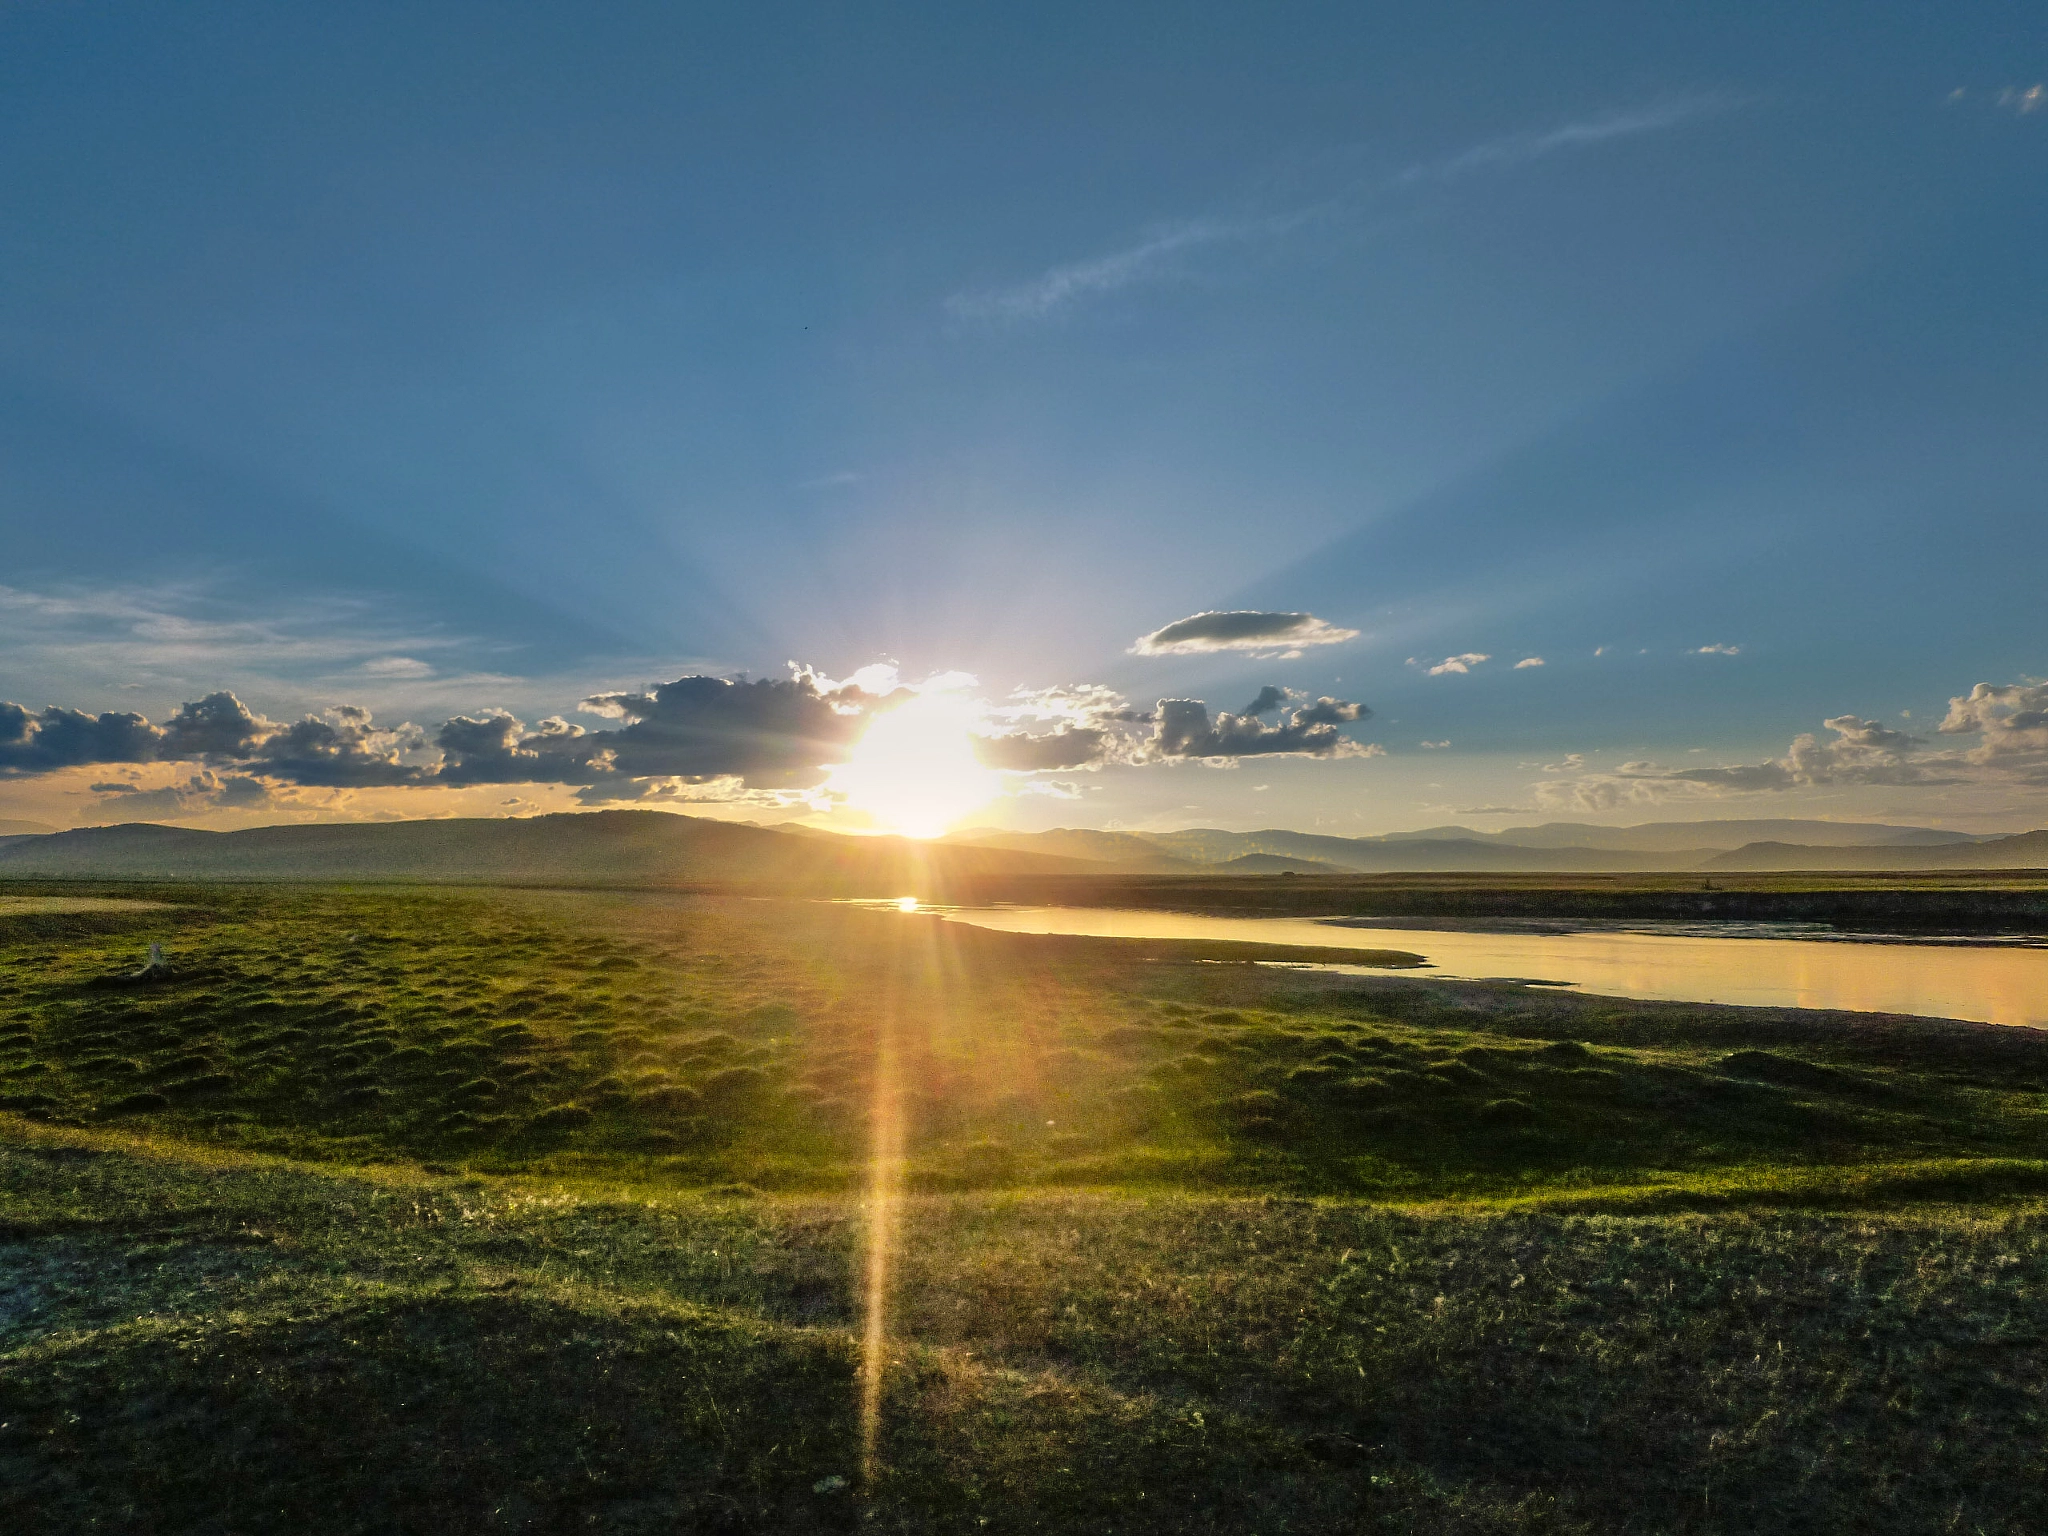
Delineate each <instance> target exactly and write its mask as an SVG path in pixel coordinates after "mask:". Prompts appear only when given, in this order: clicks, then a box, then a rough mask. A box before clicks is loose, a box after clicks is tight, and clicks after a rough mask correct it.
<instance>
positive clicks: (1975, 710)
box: [1534, 683, 2048, 814]
mask: <svg viewBox="0 0 2048 1536" xmlns="http://www.w3.org/2000/svg"><path fill="white" fill-rule="evenodd" d="M1821 724H1822V726H1823V727H1824V728H1825V729H1826V730H1828V731H1829V732H1830V733H1831V735H1830V736H1829V737H1828V738H1827V739H1825V740H1823V739H1822V738H1821V737H1819V736H1817V735H1815V734H1813V733H1812V732H1807V733H1804V734H1802V735H1799V736H1797V737H1794V738H1793V740H1792V743H1791V745H1790V746H1788V747H1787V748H1786V750H1785V753H1784V755H1783V756H1782V757H1773V758H1766V759H1765V760H1764V761H1763V762H1760V763H1729V764H1723V765H1720V766H1717V767H1711V768H1671V767H1666V766H1664V765H1663V764H1660V763H1655V762H1640V761H1639V762H1627V763H1623V764H1622V765H1621V766H1620V767H1619V768H1617V769H1615V770H1614V771H1613V772H1612V773H1579V774H1575V775H1574V776H1572V777H1569V778H1556V779H1547V780H1544V781H1542V782H1540V783H1538V784H1536V785H1535V786H1534V788H1535V792H1536V798H1537V803H1538V805H1539V806H1541V807H1542V808H1544V809H1549V810H1568V811H1579V812H1585V813H1594V814H1597V813H1600V812H1605V811H1612V810H1619V809H1622V808H1625V807H1628V806H1643V805H1658V804H1665V803H1668V802H1670V801H1673V800H1681V799H1688V798H1696V797H1711V796H1719V795H1729V794H1756V793H1772V792H1778V791H1783V790H1791V789H1811V788H1821V787H1826V786H1840V785H1885V786H1891V787H1895V788H1898V787H1911V788H1921V787H1925V788H1936V787H1941V786H1947V785H1957V784H1985V783H1993V784H2008V785H2014V786H2027V787H2044V786H2048V684H2043V683H2004V684H2001V683H1978V684H1977V685H1976V686H1975V687H1974V688H1972V689H1971V690H1970V692H1969V693H1967V694H1960V695H1957V696H1955V697H1953V698H1951V699H1950V700H1949V705H1948V713H1947V714H1946V715H1945V716H1944V717H1943V719H1942V721H1941V724H1940V725H1939V726H1938V727H1936V731H1937V733H1938V734H1940V735H1943V736H1949V737H1962V736H1975V737H1976V738H1977V744H1976V745H1975V746H1974V747H1969V748H1963V747H1935V746H1933V745H1932V744H1931V743H1930V742H1929V741H1928V740H1927V738H1925V737H1922V736H1915V735H1912V734H1910V733H1908V732H1905V731H1899V730H1894V729H1892V728H1891V727H1890V726H1887V725H1884V724H1882V723H1881V722H1879V721H1876V720H1866V719H1863V718H1862V717H1861V716H1859V715H1851V714H1842V715H1835V716H1832V717H1831V718H1829V719H1827V720H1823V721H1822V722H1821Z"/></svg>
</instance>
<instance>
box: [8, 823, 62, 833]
mask: <svg viewBox="0 0 2048 1536" xmlns="http://www.w3.org/2000/svg"><path fill="white" fill-rule="evenodd" d="M56 830H57V829H56V828H55V827H46V826H44V825H43V824H42V823H41V822H40V821H0V837H41V836H43V835H45V834H47V833H50V832H54V831H56Z"/></svg>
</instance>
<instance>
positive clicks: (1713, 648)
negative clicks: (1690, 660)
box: [1686, 645, 1742, 656]
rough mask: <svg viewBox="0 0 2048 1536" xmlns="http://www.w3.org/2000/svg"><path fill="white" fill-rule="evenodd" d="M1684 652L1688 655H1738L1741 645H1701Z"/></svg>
mask: <svg viewBox="0 0 2048 1536" xmlns="http://www.w3.org/2000/svg"><path fill="white" fill-rule="evenodd" d="M1686 654H1687V655H1688V656H1740V655H1741V654H1742V647H1741V646H1739V645H1702V646H1699V647H1698V648H1696V649H1694V650H1690V651H1687V652H1686Z"/></svg>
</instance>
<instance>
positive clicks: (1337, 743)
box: [0, 615, 1379, 817]
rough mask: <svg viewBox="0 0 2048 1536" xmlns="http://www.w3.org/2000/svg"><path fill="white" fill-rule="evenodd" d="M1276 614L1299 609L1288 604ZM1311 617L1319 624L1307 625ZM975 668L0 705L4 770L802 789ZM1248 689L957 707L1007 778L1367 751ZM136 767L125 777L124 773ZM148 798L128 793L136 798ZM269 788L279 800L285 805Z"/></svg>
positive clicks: (1281, 700)
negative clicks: (437, 703) (73, 706)
mask: <svg viewBox="0 0 2048 1536" xmlns="http://www.w3.org/2000/svg"><path fill="white" fill-rule="evenodd" d="M1282 617H1286V618H1306V617H1307V616H1305V615H1300V616H1295V615H1286V616H1282ZM1309 622H1310V623H1311V624H1314V623H1318V622H1319V621H1315V620H1310V621H1309ZM973 683H974V679H973V678H971V677H969V676H967V675H966V674H964V673H946V674H942V675H939V676H936V677H932V678H927V679H926V680H925V681H924V682H923V683H921V684H917V685H914V686H912V685H906V684H903V683H902V682H901V681H900V679H899V678H898V676H897V673H896V669H895V668H894V667H893V666H890V665H877V666H875V667H868V668H863V669H861V671H859V672H857V673H855V674H854V676H853V677H852V678H850V679H847V680H844V681H839V682H835V681H833V680H832V679H830V678H827V677H825V676H823V675H822V674H820V673H818V672H816V671H815V670H813V669H811V668H808V667H798V666H794V665H792V668H791V675H790V676H789V677H787V678H763V679H757V680H748V679H745V678H737V679H735V678H717V677H708V676H702V675H697V676H688V677H682V678H678V679H676V680H675V681H673V682H668V683H662V684H658V685H655V686H652V687H648V688H645V689H639V690H617V691H610V692H605V693H599V694H593V695H590V696H588V697H586V698H585V699H584V700H583V701H582V705H581V707H582V708H583V709H585V710H587V711H589V712H590V713H592V714H596V715H599V716H602V717H606V718H608V719H611V720H615V721H619V722H621V723H620V724H619V725H617V726H616V727H615V728H608V729H596V730H592V729H587V728H586V727H584V726H582V725H578V724H574V723H572V722H570V721H568V720H565V719H563V718H562V717H560V716H549V717H547V718H545V719H542V720H541V721H539V722H538V723H537V724H535V725H532V726H529V725H527V724H526V723H525V722H523V721H522V720H521V719H520V718H519V717H518V716H516V715H514V714H513V713H511V712H510V711H509V710H505V709H489V710H483V711H479V712H477V713H474V714H460V715H455V716H452V717H450V718H448V719H447V720H444V721H443V722H442V723H441V724H440V726H438V727H437V728H435V729H433V730H431V731H429V730H425V729H422V728H420V727H419V726H416V725H413V724H410V723H400V724H397V725H391V726H385V725H380V724H378V723H377V722H376V721H375V720H374V719H373V717H372V715H371V713H370V711H369V710H367V709H364V708H362V707H361V706H359V705H346V704H345V705H338V706H335V707H334V708H331V709H328V710H326V711H324V712H323V713H321V714H317V715H307V716H304V717H303V718H301V719H299V720H296V721H292V722H289V723H281V722H278V721H273V720H268V719H265V718H264V717H263V716H262V715H260V714H257V713H256V712H254V711H253V710H251V709H249V708H248V707H247V706H246V705H244V704H243V703H242V702H241V700H239V699H238V698H236V697H235V695H234V694H233V693H230V692H227V691H225V690H222V691H219V692H215V693H210V694H207V695H206V696H205V697H203V698H201V699H199V700H197V701H194V702H190V703H185V704H181V705H180V706H179V707H178V708H177V710H176V711H175V712H174V713H173V714H172V715H171V716H170V717H169V718H168V719H167V720H166V721H165V722H164V723H163V724H162V725H160V726H159V725H153V724H151V723H150V721H149V720H147V719H146V718H144V717H143V716H142V715H139V714H107V715H99V716H93V715H87V714H82V713H80V712H78V711H75V710H67V709H63V708H58V707H51V708H48V709H44V710H39V711H31V710H28V709H25V708H23V707H22V706H20V705H17V704H4V705H0V774H5V775H10V776H14V777H26V776H31V775H37V774H44V773H52V772H56V771H59V770H62V769H67V768H76V767H80V766H85V765H94V764H109V765H115V764H119V765H131V766H138V765H143V764H149V763H157V762H165V763H169V762H186V763H196V764H203V765H204V768H203V771H202V772H201V773H199V774H196V775H194V776H193V777H192V778H190V779H189V780H187V781H183V782H181V783H177V784H172V785H166V786H163V787H161V788H160V789H144V788H142V787H140V786H139V785H138V784H137V783H135V782H124V781H122V780H120V779H118V778H117V779H115V780H110V781H108V782H105V783H101V784H98V785H95V786H94V788H95V790H96V791H97V792H98V793H100V794H101V795H103V796H105V797H107V800H108V802H109V803H112V802H116V801H117V802H119V804H120V805H121V807H122V808H123V810H124V814H128V815H155V816H162V817H176V816H182V815H198V814H202V813H204V812H206V811H209V810H223V809H227V810H236V809H249V808H254V807H257V806H259V805H263V804H266V803H270V802H269V801H267V800H266V798H265V797H266V796H269V797H275V796H277V795H278V794H280V793H282V792H283V790H284V789H285V787H287V786H308V787H315V788H325V789H333V790H353V789H365V788H425V787H437V788H468V787H474V786H480V785H516V784H559V785H563V786H571V787H574V788H575V790H576V792H577V793H576V798H577V799H578V800H579V801H580V802H582V803H584V804H593V805H594V804H658V803H663V802H670V803H686V802H700V801H703V802H709V801H717V802H725V803H736V802H737V803H748V804H759V805H768V806H778V807H779V806H786V805H795V804H808V803H811V802H812V801H813V800H814V799H815V798H816V796H817V794H818V792H819V790H820V788H821V786H823V785H824V784H825V782H826V779H827V776H828V770H829V769H830V768H831V767H832V766H833V765H835V764H839V763H843V762H845V761H847V759H848V757H849V756H850V754H851V751H852V748H853V747H854V745H855V744H856V743H857V741H858V740H859V738H860V736H861V734H862V732H863V731H864V730H865V729H866V727H867V724H868V722H869V720H871V719H872V718H873V717H874V716H875V715H876V714H878V713H881V712H883V711H886V710H888V709H891V708H893V707H895V706H897V705H899V704H902V703H906V702H908V701H909V700H911V699H912V698H914V697H916V696H917V695H919V694H920V693H928V692H930V691H932V690H934V689H937V690H941V691H947V692H956V693H964V691H965V690H966V689H968V688H970V687H972V686H973ZM1300 698H1301V696H1300V695H1297V694H1294V693H1291V692H1290V691H1289V690H1286V689H1283V688H1279V687H1277V686H1268V687H1267V688H1264V689H1262V690H1261V691H1260V693H1259V695H1258V697H1257V698H1255V699H1254V700H1253V701H1252V703H1253V706H1254V708H1253V709H1251V710H1248V711H1246V712H1244V713H1241V714H1237V715H1232V714H1229V713H1224V714H1221V715H1218V716H1217V717H1216V718H1215V720H1214V721H1213V722H1212V721H1211V720H1210V718H1209V714H1208V709H1207V706H1206V705H1204V704H1202V703H1200V702H1199V701H1195V700H1168V701H1163V702H1162V703H1161V704H1160V705H1159V706H1157V707H1156V708H1153V709H1139V708H1136V707H1134V706H1133V705H1132V704H1131V703H1130V702H1129V701H1128V700H1127V699H1125V698H1124V697H1123V696H1122V695H1121V694H1119V693H1117V692H1116V691H1115V690H1113V689H1110V688H1107V687H1104V686H1102V685H1100V684H1076V685H1069V686H1062V687H1056V688H1045V689H1037V690H1024V689H1020V690H1018V691H1017V692H1016V693H1015V694H1013V695H1012V696H1011V697H1010V698H1009V699H1008V700H1006V701H1003V702H1002V703H999V704H981V703H975V704H972V705H970V706H969V708H968V711H967V715H968V718H969V719H970V720H973V719H976V718H978V719H979V720H980V721H981V722H982V727H983V728H980V729H976V730H975V732H974V735H975V742H974V746H975V751H976V753H977V755H978V756H979V757H980V758H981V760H982V761H983V762H984V763H986V764H987V765H989V766H991V767H994V768H998V769H1001V770H1004V771H1006V772H1009V773H1014V774H1018V775H1020V776H1027V777H1028V776H1030V775H1036V774H1043V773H1049V772H1056V771H1062V770H1073V769H1094V768H1101V767H1105V766H1108V765H1111V764H1123V765H1129V766H1139V765H1144V764H1149V763H1159V762H1166V761H1182V760H1187V759H1190V758H1197V759H1202V760H1208V761H1227V760H1234V759H1235V758H1237V757H1243V756H1260V755H1268V754H1277V753H1293V754H1300V755H1306V756H1313V757H1333V756H1358V755H1372V754H1374V753H1377V752H1378V750H1379V749H1378V748H1377V747H1372V748H1366V747H1361V746H1359V745H1358V744H1357V743H1355V742H1353V741H1351V740H1350V739H1349V738H1348V737H1346V736H1344V735H1343V734H1342V732H1341V730H1340V727H1343V726H1348V725H1353V724H1356V723H1357V722H1359V721H1361V720H1364V719H1366V718H1368V717H1369V716H1370V714H1371V711H1370V710H1369V709H1367V708H1366V707H1365V706H1364V705H1362V704H1356V703H1351V702H1348V701H1345V700H1341V699H1334V698H1317V699H1311V700H1305V701H1302V702H1299V703H1295V707H1293V708H1292V709H1291V710H1287V711H1286V712H1285V715H1284V718H1282V719H1277V720H1275V721H1274V722H1272V723H1267V722H1265V721H1262V720H1261V719H1259V718H1258V716H1259V715H1279V714H1281V712H1282V710H1283V708H1284V706H1286V705H1287V704H1290V703H1294V702H1295V701H1296V700H1299V699H1300ZM135 778H136V775H134V774H133V773H129V774H127V775H126V779H127V780H129V781H132V780H133V779H135ZM145 796H146V797H148V798H142V797H145ZM280 803H281V802H280Z"/></svg>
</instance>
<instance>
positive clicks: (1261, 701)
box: [1238, 683, 1295, 720]
mask: <svg viewBox="0 0 2048 1536" xmlns="http://www.w3.org/2000/svg"><path fill="white" fill-rule="evenodd" d="M1294 696H1295V695H1294V691H1293V690H1292V689H1291V688H1279V687H1275V686H1274V685H1273V684H1272V683H1268V684H1266V686H1265V687H1263V688H1261V689H1260V690H1259V696H1258V697H1257V698H1255V699H1253V700H1252V701H1251V703H1249V704H1247V705H1245V707H1244V708H1243V709H1240V710H1239V711H1238V713H1239V714H1240V715H1243V716H1244V717H1245V718H1246V719H1248V720H1256V719H1258V717H1259V716H1260V715H1270V714H1271V713H1273V711H1274V710H1276V709H1281V708H1284V707H1285V705H1286V703H1287V701H1288V700H1289V699H1291V698H1293V697H1294Z"/></svg>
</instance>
